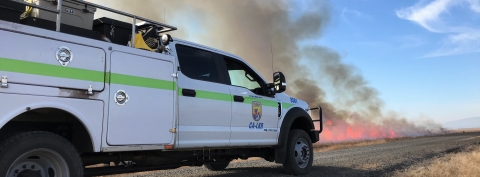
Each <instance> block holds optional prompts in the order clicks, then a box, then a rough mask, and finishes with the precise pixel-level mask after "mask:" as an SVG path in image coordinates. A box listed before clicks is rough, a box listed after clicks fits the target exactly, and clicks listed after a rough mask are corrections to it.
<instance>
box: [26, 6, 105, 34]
mask: <svg viewBox="0 0 480 177" xmlns="http://www.w3.org/2000/svg"><path fill="white" fill-rule="evenodd" d="M25 1H26V2H29V1H30V0H25ZM56 2H57V1H56V0H33V3H34V4H36V5H40V6H43V7H47V8H50V9H57V3H56ZM96 10H97V8H95V7H91V6H85V5H84V4H82V3H79V2H74V1H68V0H64V1H62V22H61V23H63V24H67V25H71V26H76V27H80V28H85V29H89V30H91V29H92V24H93V16H94V14H95V11H96ZM30 16H32V17H36V18H40V19H45V20H49V21H53V22H55V21H56V20H57V14H55V13H51V12H48V11H44V10H40V9H37V8H33V10H32V12H31V13H30Z"/></svg>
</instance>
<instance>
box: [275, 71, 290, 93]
mask: <svg viewBox="0 0 480 177" xmlns="http://www.w3.org/2000/svg"><path fill="white" fill-rule="evenodd" d="M273 90H274V91H275V93H282V92H284V91H285V90H287V82H286V81H285V76H284V75H283V73H282V72H276V73H273Z"/></svg>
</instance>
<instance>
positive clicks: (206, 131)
mask: <svg viewBox="0 0 480 177" xmlns="http://www.w3.org/2000/svg"><path fill="white" fill-rule="evenodd" d="M178 87H179V88H180V89H194V90H195V91H196V93H197V96H196V97H188V96H182V93H181V91H179V94H178V95H179V97H178V103H179V105H178V131H179V132H178V146H177V147H178V148H198V147H224V146H229V144H230V132H231V131H230V122H231V120H232V105H231V102H229V101H223V100H215V99H208V98H205V97H203V98H202V95H205V94H212V93H213V94H218V95H220V94H223V95H230V91H229V89H228V86H227V85H223V84H218V83H213V82H207V81H201V80H195V79H190V78H188V77H187V76H185V75H183V74H182V73H181V72H179V73H178Z"/></svg>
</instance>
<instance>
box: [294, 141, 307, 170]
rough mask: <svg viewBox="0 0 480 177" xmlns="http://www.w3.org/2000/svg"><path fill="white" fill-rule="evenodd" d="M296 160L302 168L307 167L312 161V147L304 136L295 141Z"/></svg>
mask: <svg viewBox="0 0 480 177" xmlns="http://www.w3.org/2000/svg"><path fill="white" fill-rule="evenodd" d="M295 161H296V162H297V165H298V167H300V168H305V167H306V166H307V165H308V163H309V162H310V147H309V146H308V144H307V141H306V140H305V139H303V138H300V139H298V140H297V143H295Z"/></svg>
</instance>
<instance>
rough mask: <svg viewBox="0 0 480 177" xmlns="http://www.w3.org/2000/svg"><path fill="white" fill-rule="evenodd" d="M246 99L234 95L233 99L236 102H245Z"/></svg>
mask: <svg viewBox="0 0 480 177" xmlns="http://www.w3.org/2000/svg"><path fill="white" fill-rule="evenodd" d="M244 100H245V98H243V96H237V95H233V101H235V102H243V101H244Z"/></svg>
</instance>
